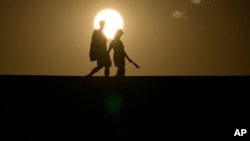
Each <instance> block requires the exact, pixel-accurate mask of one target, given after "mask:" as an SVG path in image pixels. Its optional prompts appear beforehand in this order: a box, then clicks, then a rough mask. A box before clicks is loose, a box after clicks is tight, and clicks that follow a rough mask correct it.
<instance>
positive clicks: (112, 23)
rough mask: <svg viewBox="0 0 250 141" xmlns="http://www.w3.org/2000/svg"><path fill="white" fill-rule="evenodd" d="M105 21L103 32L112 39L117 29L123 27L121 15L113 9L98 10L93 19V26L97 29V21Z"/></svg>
mask: <svg viewBox="0 0 250 141" xmlns="http://www.w3.org/2000/svg"><path fill="white" fill-rule="evenodd" d="M101 20H104V21H106V24H105V28H104V29H103V32H104V34H105V36H106V37H107V38H108V39H113V38H114V35H115V32H116V30H117V29H123V26H124V23H123V19H122V16H121V15H120V14H119V13H118V12H117V11H115V10H112V9H105V10H102V11H100V12H99V13H98V14H97V15H96V16H95V20H94V28H95V29H99V21H101Z"/></svg>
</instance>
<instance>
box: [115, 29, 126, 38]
mask: <svg viewBox="0 0 250 141" xmlns="http://www.w3.org/2000/svg"><path fill="white" fill-rule="evenodd" d="M123 34H124V31H123V30H122V29H118V30H117V31H116V34H115V39H120V38H121V36H122V35H123Z"/></svg>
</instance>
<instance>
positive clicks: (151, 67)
mask: <svg viewBox="0 0 250 141" xmlns="http://www.w3.org/2000/svg"><path fill="white" fill-rule="evenodd" d="M106 8H111V9H115V10H117V11H118V12H119V13H120V14H121V15H122V16H123V20H124V30H125V32H126V33H125V34H124V36H123V37H122V40H123V42H124V45H125V50H126V51H127V53H128V55H129V56H130V58H131V59H133V60H134V61H135V62H136V63H138V64H139V65H140V66H141V68H140V69H136V68H135V67H134V66H133V65H132V64H129V63H128V62H126V70H127V72H126V75H127V76H169V75H170V76H171V75H249V74H250V49H249V48H250V44H249V41H250V40H249V38H250V26H249V25H250V23H249V22H248V21H249V19H250V11H249V10H250V2H249V0H1V1H0V19H1V23H0V28H1V32H0V43H1V46H0V74H20V75H22V74H24V75H27V74H30V75H74V76H84V75H86V74H88V73H89V72H90V71H91V69H92V68H93V67H95V66H96V62H90V60H89V56H88V52H89V46H90V39H91V34H92V32H93V29H94V27H93V21H94V18H95V15H96V14H97V13H98V12H99V11H101V10H103V9H106ZM108 45H109V42H108V44H107V46H108ZM111 58H112V53H111ZM103 72H104V70H100V72H98V73H97V74H96V76H98V75H99V76H100V75H103ZM115 72H116V68H115V67H114V64H113V66H112V68H111V74H110V75H111V76H112V75H115Z"/></svg>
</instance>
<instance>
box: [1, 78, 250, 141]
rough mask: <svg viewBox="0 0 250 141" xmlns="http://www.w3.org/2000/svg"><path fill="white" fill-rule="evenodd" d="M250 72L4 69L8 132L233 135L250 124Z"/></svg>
mask: <svg viewBox="0 0 250 141" xmlns="http://www.w3.org/2000/svg"><path fill="white" fill-rule="evenodd" d="M249 80H250V77H249V76H242V77H236V76H235V77H233V76H231V77H215V76H207V77H205V76H204V77H201V76H199V77H198V76H197V77H194V76H193V77H192V76H186V77H184V76H182V77H180V76H179V77H177V76H164V77H163V76H162V77H160V76H159V77H150V76H147V77H146V76H145V77H126V78H123V79H116V78H104V77H93V78H85V77H80V76H7V75H2V76H0V82H1V99H0V102H1V113H0V115H1V122H0V127H1V129H2V135H1V138H3V139H4V140H16V141H20V140H29V141H36V140H70V141H73V140H84V139H89V138H90V139H92V140H95V139H98V140H100V139H102V140H105V139H115V140H121V139H127V140H128V139H129V140H131V139H139V140H144V139H149V138H151V137H152V138H153V139H157V138H161V139H172V137H174V138H175V140H176V139H179V138H181V139H182V138H183V139H184V140H187V139H189V138H190V139H193V138H196V137H197V138H198V137H205V138H207V137H212V138H213V139H215V138H217V137H223V138H228V137H233V134H234V131H235V130H236V129H241V128H245V129H248V131H249V132H250V128H248V127H249V124H248V121H249V116H248V108H247V106H248V105H249V104H248V103H249V100H248V99H247V98H246V97H247V95H248V94H249V92H250V90H249V82H250V81H249ZM247 136H249V135H247ZM0 140H2V139H0Z"/></svg>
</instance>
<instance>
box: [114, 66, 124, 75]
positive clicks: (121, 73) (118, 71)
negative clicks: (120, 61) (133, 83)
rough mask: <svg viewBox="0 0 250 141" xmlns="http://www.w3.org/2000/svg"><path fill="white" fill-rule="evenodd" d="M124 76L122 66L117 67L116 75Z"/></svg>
mask: <svg viewBox="0 0 250 141" xmlns="http://www.w3.org/2000/svg"><path fill="white" fill-rule="evenodd" d="M124 76H125V68H124V67H122V66H119V67H117V73H116V77H124Z"/></svg>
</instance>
